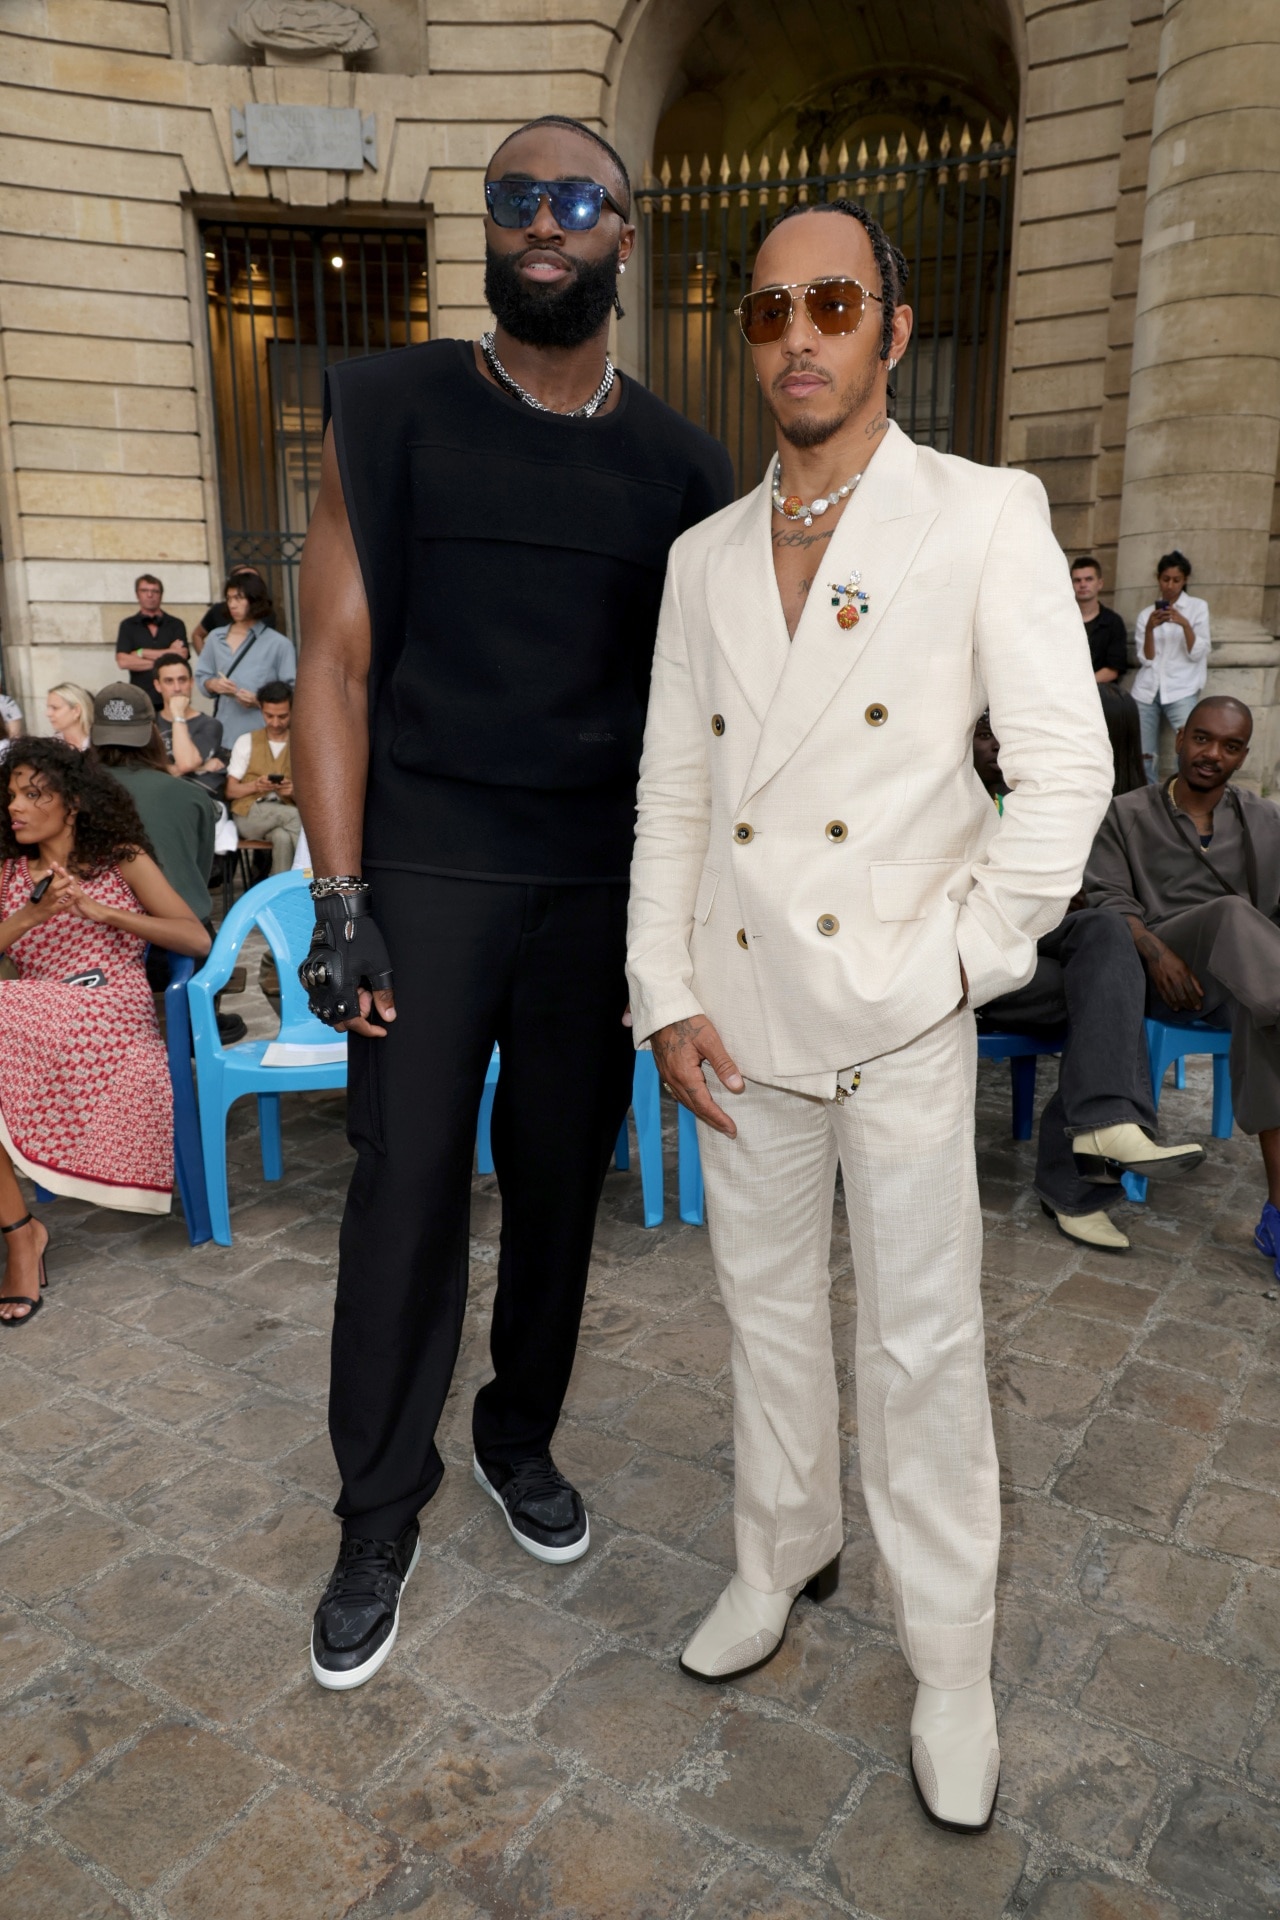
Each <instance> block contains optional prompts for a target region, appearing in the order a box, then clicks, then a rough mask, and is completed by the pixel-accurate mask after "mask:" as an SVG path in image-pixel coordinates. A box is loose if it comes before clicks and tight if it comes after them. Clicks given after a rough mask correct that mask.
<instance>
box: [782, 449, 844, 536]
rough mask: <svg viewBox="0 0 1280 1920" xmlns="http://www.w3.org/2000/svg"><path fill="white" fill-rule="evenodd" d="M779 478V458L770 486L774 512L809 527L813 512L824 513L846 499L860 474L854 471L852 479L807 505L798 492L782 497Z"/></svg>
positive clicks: (811, 522) (811, 523) (820, 495)
mask: <svg viewBox="0 0 1280 1920" xmlns="http://www.w3.org/2000/svg"><path fill="white" fill-rule="evenodd" d="M781 478H782V462H781V460H778V459H775V460H774V463H773V486H772V492H773V506H774V511H775V513H780V514H781V515H782V516H783V518H784V519H785V520H803V521H804V524H805V526H806V527H811V526H812V525H813V516H814V514H815V513H819V514H820V513H825V512H826V511H827V508H828V507H838V506H839V504H840V502H841V501H842V500H847V499H848V498H849V495H850V494H851V493H852V492H853V490H854V488H855V487H856V486H857V484H858V482H859V480H861V478H862V475H861V474H860V473H855V474H854V476H853V478H852V480H846V481H845V483H844V485H843V486H842V487H837V488H836V490H835V492H834V493H827V494H819V495H818V498H817V499H816V500H811V501H810V502H809V505H808V506H806V505H805V503H804V501H803V500H802V499H801V498H800V495H799V494H798V493H789V494H788V495H787V497H786V499H785V500H784V499H783V497H782V489H781V487H780V486H779V485H778V482H779V480H780V479H781Z"/></svg>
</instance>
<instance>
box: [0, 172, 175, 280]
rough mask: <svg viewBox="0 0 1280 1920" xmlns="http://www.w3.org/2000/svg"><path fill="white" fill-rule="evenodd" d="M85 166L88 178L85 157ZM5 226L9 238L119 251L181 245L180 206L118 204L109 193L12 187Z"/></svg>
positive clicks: (1, 218)
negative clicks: (93, 245)
mask: <svg viewBox="0 0 1280 1920" xmlns="http://www.w3.org/2000/svg"><path fill="white" fill-rule="evenodd" d="M80 166H81V172H82V174H83V172H84V160H83V157H82V158H81V162H80ZM0 225H2V226H3V228H4V230H5V231H6V232H9V233H21V234H31V235H33V236H39V237H40V238H42V239H47V240H83V241H93V242H97V243H98V244H103V245H108V246H116V247H170V248H181V246H182V209H181V207H179V206H177V205H176V204H174V205H165V204H164V203H163V202H160V201H155V200H118V199H114V198H110V197H108V196H107V195H106V194H96V193H95V194H88V193H47V192H45V191H43V190H42V189H40V188H37V187H15V186H10V187H9V189H8V191H7V192H6V193H5V195H4V203H3V207H2V208H0ZM19 277H20V278H23V279H26V278H28V277H29V276H27V275H25V274H24V275H21V276H19Z"/></svg>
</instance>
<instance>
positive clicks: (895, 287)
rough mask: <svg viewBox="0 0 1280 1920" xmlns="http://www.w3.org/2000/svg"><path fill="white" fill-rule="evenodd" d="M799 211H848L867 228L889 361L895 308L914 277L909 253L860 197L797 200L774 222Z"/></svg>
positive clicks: (883, 350)
mask: <svg viewBox="0 0 1280 1920" xmlns="http://www.w3.org/2000/svg"><path fill="white" fill-rule="evenodd" d="M798 213H844V214H847V215H848V217H849V219H850V220H856V221H857V222H858V225H859V226H860V227H862V228H864V229H865V231H866V236H867V238H868V240H869V241H870V242H871V251H872V253H873V254H874V255H875V262H876V269H877V271H878V272H879V275H880V293H881V304H880V358H881V359H882V360H887V359H888V358H889V355H890V354H891V353H892V352H893V310H894V308H895V307H896V306H898V305H899V304H900V302H901V300H902V295H903V291H904V289H905V287H906V284H907V281H908V280H909V279H910V278H911V269H910V267H909V266H908V265H907V257H906V255H905V254H904V253H903V252H902V251H901V249H900V248H898V247H895V246H894V244H893V242H892V240H891V239H890V238H889V236H888V234H887V233H886V232H885V230H884V228H883V227H882V226H881V225H880V222H879V221H878V220H875V219H873V218H872V216H871V215H870V214H869V213H868V212H867V210H866V208H865V207H864V206H863V205H862V204H861V202H860V201H858V200H816V201H814V202H812V203H811V204H809V205H805V204H803V203H802V202H800V201H797V202H796V204H795V205H794V206H793V207H788V208H787V210H786V212H785V213H780V214H779V215H778V218H777V220H776V221H775V222H774V225H775V226H779V227H780V226H781V225H782V222H783V221H784V220H794V219H795V217H796V215H797V214H798Z"/></svg>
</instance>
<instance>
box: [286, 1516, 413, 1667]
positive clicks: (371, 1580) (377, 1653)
mask: <svg viewBox="0 0 1280 1920" xmlns="http://www.w3.org/2000/svg"><path fill="white" fill-rule="evenodd" d="M418 1553H419V1547H418V1523H417V1521H416V1520H411V1521H410V1522H409V1524H408V1526H407V1527H406V1528H405V1530H404V1532H403V1533H402V1534H401V1535H400V1538H399V1539H398V1540H355V1539H348V1538H344V1539H343V1542H342V1545H341V1547H340V1548H339V1550H338V1564H337V1566H336V1567H335V1568H334V1570H333V1572H332V1574H331V1575H330V1578H329V1584H328V1586H327V1587H326V1588H325V1590H324V1598H323V1600H321V1602H320V1605H319V1606H318V1607H317V1608H316V1611H315V1619H314V1622H313V1623H312V1628H311V1671H312V1673H313V1674H314V1675H315V1677H316V1679H317V1680H318V1681H319V1682H320V1685H321V1686H322V1687H332V1688H334V1689H335V1690H337V1691H343V1690H345V1689H346V1688H347V1687H361V1686H363V1685H364V1683H365V1681H366V1680H372V1678H373V1676H374V1674H375V1673H376V1672H377V1671H378V1668H379V1667H380V1666H381V1665H382V1663H383V1661H384V1660H385V1659H386V1658H387V1655H388V1654H389V1653H390V1652H391V1649H392V1647H394V1645H395V1643H396V1632H397V1629H398V1628H399V1625H400V1594H401V1592H402V1590H403V1588H404V1583H405V1581H406V1580H407V1579H408V1578H409V1575H410V1574H411V1573H412V1572H413V1570H414V1568H415V1567H416V1566H417V1564H418Z"/></svg>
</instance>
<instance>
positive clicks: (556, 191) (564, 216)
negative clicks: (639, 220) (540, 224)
mask: <svg viewBox="0 0 1280 1920" xmlns="http://www.w3.org/2000/svg"><path fill="white" fill-rule="evenodd" d="M484 197H485V201H486V203H487V204H488V208H489V211H490V213H491V214H492V215H493V218H494V221H495V222H496V224H497V225H498V226H500V227H528V226H531V225H532V224H533V222H534V220H536V218H537V216H538V208H539V207H540V206H541V205H542V202H543V201H544V200H546V201H547V202H548V204H549V205H550V208H551V218H552V219H553V220H554V221H555V223H556V225H557V226H558V227H559V228H560V229H561V230H562V232H564V233H585V232H586V230H587V228H588V227H594V226H595V224H596V222H597V221H598V220H599V218H600V209H601V208H602V207H603V206H604V205H605V203H606V202H607V203H608V204H609V206H611V207H612V208H613V210H614V212H615V213H616V214H617V215H618V216H619V218H620V219H623V220H625V219H626V217H627V216H626V214H625V213H624V212H623V211H622V208H621V207H620V206H619V205H618V203H617V201H616V200H615V199H614V197H613V195H612V194H611V193H610V192H609V191H608V189H607V188H605V187H602V186H601V185H600V184H599V182H598V181H596V180H519V179H516V180H513V179H510V178H508V179H503V180H486V181H485V183H484Z"/></svg>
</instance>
